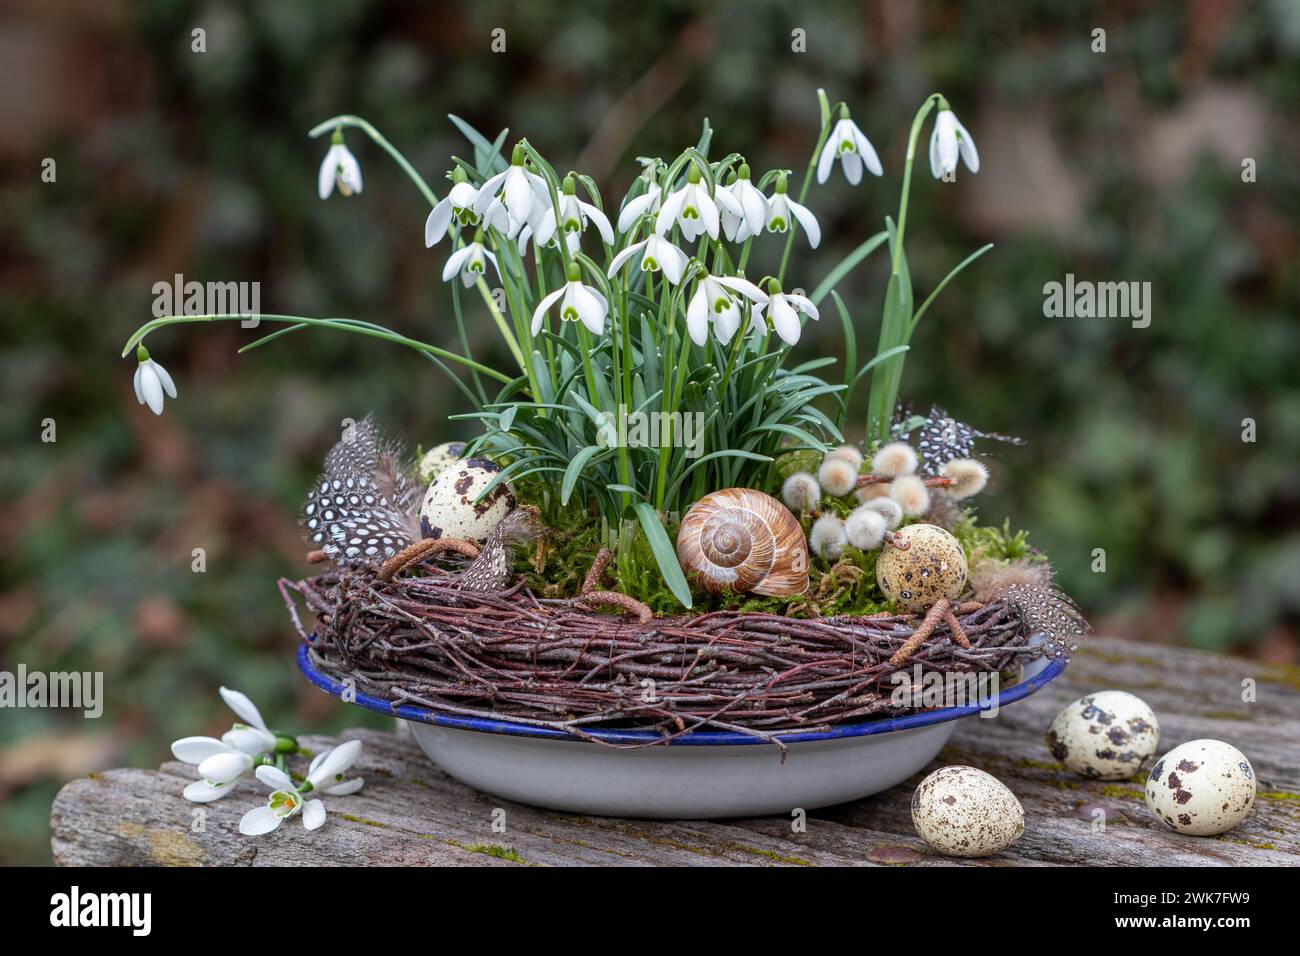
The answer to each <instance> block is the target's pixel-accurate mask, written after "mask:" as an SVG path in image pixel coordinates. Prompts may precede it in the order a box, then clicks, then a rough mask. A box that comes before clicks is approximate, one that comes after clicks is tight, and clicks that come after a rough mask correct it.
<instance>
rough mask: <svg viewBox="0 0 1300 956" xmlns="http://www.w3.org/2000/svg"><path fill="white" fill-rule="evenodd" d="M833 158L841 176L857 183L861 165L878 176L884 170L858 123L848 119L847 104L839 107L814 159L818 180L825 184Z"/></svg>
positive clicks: (860, 177)
mask: <svg viewBox="0 0 1300 956" xmlns="http://www.w3.org/2000/svg"><path fill="white" fill-rule="evenodd" d="M836 158H838V159H839V161H840V167H841V168H842V169H843V170H844V178H845V179H847V180H848V181H849V182H850V183H852V184H853V185H854V186H856V185H857V184H858V183H860V182H862V167H863V166H866V167H867V169H868V170H870V171H871V174H872V175H873V176H881V175H883V174H884V170H883V169H882V168H881V166H880V157H879V156H877V155H876V150H875V148H874V147H873V146H872V145H871V141H870V140H869V139H867V137H866V136H864V135H863V133H862V130H860V129H858V124H857V123H855V122H853V120H851V119H849V110H848V107H846V106H841V107H840V118H839V121H838V122H837V123H836V124H835V126H834V127H833V128H832V129H831V134H830V135H829V136H827V137H826V145H824V146H823V147H822V154H821V156H820V157H818V159H817V182H819V183H824V182H826V180H827V179H828V178H830V175H831V166H832V165H833V164H834V162H835V160H836Z"/></svg>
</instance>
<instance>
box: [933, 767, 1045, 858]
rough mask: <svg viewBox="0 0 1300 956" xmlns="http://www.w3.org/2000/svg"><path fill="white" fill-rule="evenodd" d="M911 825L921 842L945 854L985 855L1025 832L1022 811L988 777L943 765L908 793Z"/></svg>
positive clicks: (999, 784) (1004, 789)
mask: <svg viewBox="0 0 1300 956" xmlns="http://www.w3.org/2000/svg"><path fill="white" fill-rule="evenodd" d="M912 825H913V826H915V827H916V832H917V834H919V835H920V837H921V839H923V840H924V841H925V842H926V843H928V844H930V846H932V847H934V848H935V849H936V850H938V851H939V852H940V853H943V854H946V855H947V856H989V855H991V854H993V853H999V852H1001V851H1002V850H1005V849H1006V848H1007V847H1009V846H1010V845H1011V844H1012V843H1014V842H1015V841H1016V840H1017V839H1019V838H1020V835H1021V834H1022V833H1024V832H1025V810H1024V808H1023V807H1022V806H1021V805H1020V801H1019V800H1017V799H1016V795H1015V794H1014V793H1012V792H1011V791H1010V790H1008V789H1007V787H1006V786H1005V785H1004V784H1003V783H1002V781H1000V780H998V779H997V778H996V777H994V776H992V775H991V774H987V773H985V772H984V771H983V770H976V769H975V768H974V767H942V768H940V769H939V770H936V771H935V772H934V773H932V774H930V775H929V776H928V777H926V778H925V779H924V780H922V781H921V785H920V786H919V787H917V788H916V792H915V793H914V794H912Z"/></svg>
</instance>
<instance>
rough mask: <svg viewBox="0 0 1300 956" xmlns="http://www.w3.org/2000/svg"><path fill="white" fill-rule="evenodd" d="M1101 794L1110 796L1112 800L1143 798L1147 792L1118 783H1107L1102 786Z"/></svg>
mask: <svg viewBox="0 0 1300 956" xmlns="http://www.w3.org/2000/svg"><path fill="white" fill-rule="evenodd" d="M1101 795H1102V796H1103V797H1110V798H1111V799H1112V800H1143V799H1145V798H1146V794H1145V793H1144V792H1143V791H1141V790H1134V789H1133V788H1132V787H1121V786H1119V785H1118V784H1105V785H1104V786H1102V787H1101Z"/></svg>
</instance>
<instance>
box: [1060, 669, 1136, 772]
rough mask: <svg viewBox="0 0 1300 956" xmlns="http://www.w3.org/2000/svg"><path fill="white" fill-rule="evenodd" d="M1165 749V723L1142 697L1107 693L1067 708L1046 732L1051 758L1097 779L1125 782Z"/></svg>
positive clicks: (1080, 700) (1114, 691)
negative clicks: (1162, 734)
mask: <svg viewBox="0 0 1300 956" xmlns="http://www.w3.org/2000/svg"><path fill="white" fill-rule="evenodd" d="M1159 746H1160V724H1159V723H1157V722H1156V715H1155V713H1154V712H1152V710H1151V708H1150V707H1148V706H1147V704H1146V701H1144V700H1142V699H1141V698H1140V697H1134V696H1133V695H1132V694H1128V693H1125V692H1124V691H1122V690H1102V691H1097V693H1095V694H1089V695H1088V696H1087V697H1080V698H1079V699H1078V700H1076V701H1075V702H1074V703H1072V704H1069V705H1067V706H1066V707H1065V708H1064V709H1063V710H1062V711H1061V712H1060V713H1059V714H1057V715H1056V719H1055V720H1053V721H1052V726H1051V727H1050V728H1049V729H1048V731H1047V747H1048V749H1049V750H1051V751H1052V756H1053V757H1055V758H1056V759H1057V760H1059V761H1061V763H1063V764H1065V766H1066V767H1067V768H1068V769H1069V770H1073V771H1074V772H1075V773H1078V774H1082V775H1083V776H1085V777H1092V778H1093V779H1094V780H1125V779H1127V778H1129V777H1131V776H1133V774H1135V773H1137V772H1138V771H1139V770H1141V769H1142V764H1143V763H1145V762H1146V759H1147V758H1148V757H1150V756H1153V755H1154V754H1155V752H1156V748H1157V747H1159Z"/></svg>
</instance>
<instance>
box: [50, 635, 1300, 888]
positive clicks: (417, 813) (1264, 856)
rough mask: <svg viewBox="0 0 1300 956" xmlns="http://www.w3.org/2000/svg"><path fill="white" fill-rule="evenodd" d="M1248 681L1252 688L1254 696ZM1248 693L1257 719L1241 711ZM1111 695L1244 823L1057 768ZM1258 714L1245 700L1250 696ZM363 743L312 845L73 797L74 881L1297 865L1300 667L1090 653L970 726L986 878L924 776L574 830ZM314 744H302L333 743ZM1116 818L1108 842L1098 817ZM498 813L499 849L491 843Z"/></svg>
mask: <svg viewBox="0 0 1300 956" xmlns="http://www.w3.org/2000/svg"><path fill="white" fill-rule="evenodd" d="M1243 682H1247V683H1246V684H1244V685H1243ZM1252 687H1253V693H1254V698H1255V699H1254V701H1253V702H1245V701H1243V699H1242V698H1243V689H1247V690H1249V689H1250V688H1252ZM1107 688H1117V689H1121V690H1127V691H1131V692H1133V693H1135V694H1138V695H1140V696H1141V697H1142V698H1143V699H1145V700H1146V701H1147V702H1148V703H1149V704H1150V705H1151V706H1152V707H1153V708H1154V709H1155V712H1156V714H1157V716H1158V717H1159V720H1160V726H1161V735H1162V739H1161V749H1162V751H1163V750H1167V749H1169V748H1172V747H1173V746H1175V745H1176V744H1179V743H1182V742H1183V741H1186V740H1191V739H1194V738H1197V737H1215V738H1219V739H1221V740H1226V741H1228V742H1230V743H1232V744H1234V745H1235V746H1237V747H1239V748H1240V749H1241V750H1242V751H1243V752H1244V753H1245V754H1246V755H1247V756H1248V757H1249V758H1250V760H1251V762H1252V763H1253V764H1254V767H1255V772H1256V775H1257V779H1258V781H1259V795H1258V798H1257V800H1256V803H1255V808H1254V810H1253V811H1252V813H1251V815H1250V817H1249V818H1247V820H1246V821H1245V822H1244V823H1242V824H1241V825H1239V826H1238V827H1236V828H1235V829H1233V830H1231V831H1230V832H1228V833H1226V834H1223V835H1221V836H1218V837H1210V838H1204V837H1189V836H1182V835H1179V834H1176V833H1172V832H1170V831H1169V830H1166V829H1165V828H1164V827H1163V826H1161V825H1160V824H1158V823H1157V822H1156V821H1155V820H1154V818H1153V817H1152V816H1151V815H1150V814H1149V813H1148V811H1147V809H1146V804H1145V802H1144V801H1143V792H1142V783H1143V780H1144V779H1145V777H1142V778H1135V779H1133V780H1131V781H1125V782H1121V783H1098V782H1093V781H1088V780H1083V779H1080V778H1078V777H1075V776H1072V775H1071V774H1069V773H1067V772H1065V771H1064V770H1063V769H1062V768H1060V767H1058V766H1057V765H1055V764H1054V762H1053V760H1052V757H1051V756H1050V754H1049V753H1048V751H1047V748H1046V746H1045V745H1044V743H1043V734H1044V733H1045V731H1046V729H1047V725H1048V724H1049V723H1050V721H1051V719H1052V717H1053V716H1054V715H1055V714H1056V712H1057V710H1058V709H1060V708H1061V707H1062V706H1063V705H1065V704H1066V703H1068V702H1069V701H1071V700H1073V699H1075V698H1077V697H1080V696H1082V695H1083V694H1085V693H1087V692H1090V691H1095V690H1103V689H1107ZM1248 696H1249V695H1248ZM343 737H344V738H350V737H361V738H362V739H364V740H365V744H366V746H365V752H364V754H363V756H362V758H361V762H360V764H359V767H358V769H359V772H360V773H361V774H362V775H364V776H365V778H366V786H365V789H364V790H362V791H361V792H360V793H359V794H356V795H354V796H350V797H339V798H328V797H327V798H325V799H326V804H327V806H328V807H329V818H328V821H327V823H326V824H325V827H324V828H323V829H321V830H319V831H317V832H315V833H307V832H305V831H304V830H303V827H302V824H301V822H300V821H298V820H291V821H289V823H288V824H286V825H284V826H282V827H281V828H280V829H279V830H278V831H277V832H276V833H274V834H272V835H270V836H265V837H256V838H254V837H243V836H241V835H240V834H239V829H238V826H239V819H240V817H241V816H242V815H243V813H244V812H245V811H246V810H248V809H250V808H251V807H253V806H256V805H257V803H259V802H260V801H262V800H264V799H265V788H263V787H261V785H260V784H257V783H256V782H245V783H241V784H240V785H239V789H238V791H237V792H236V793H234V794H232V795H230V796H228V797H226V798H225V799H224V800H221V801H219V802H217V803H213V804H207V805H206V806H205V807H203V808H202V810H203V814H204V817H205V818H204V821H203V826H202V828H201V829H200V828H197V827H196V826H195V819H196V818H195V810H196V809H198V807H197V805H195V804H190V803H187V802H186V801H185V800H183V799H182V798H181V796H180V793H181V790H182V788H183V787H184V786H185V785H186V784H187V783H189V782H190V781H191V780H192V779H194V770H193V768H192V767H189V766H186V765H184V764H178V763H166V764H164V765H163V766H162V767H161V769H159V770H133V769H127V770H112V771H109V772H107V773H103V774H94V775H92V776H91V777H88V778H85V779H81V780H75V781H73V782H72V783H69V784H68V785H67V786H65V787H64V788H63V789H62V790H61V791H60V792H59V795H58V796H57V797H56V798H55V801H54V807H53V810H52V830H53V839H52V843H53V850H54V859H55V860H56V861H57V862H58V863H61V864H65V865H77V864H168V865H194V864H241V865H246V864H257V865H275V864H282V865H295V866H297V865H456V866H461V865H491V866H515V865H520V864H529V865H557V864H561V865H563V864H595V865H611V864H613V865H688V866H689V865H700V864H705V865H708V864H722V865H759V866H773V865H798V866H848V865H864V864H865V865H873V864H882V865H891V864H892V865H899V864H908V865H914V866H935V865H961V864H966V865H985V866H987V865H1042V864H1080V863H1086V864H1100V865H1107V866H1146V865H1180V864H1181V865H1197V866H1214V865H1221V864H1255V865H1288V866H1294V865H1297V864H1300V668H1295V667H1290V668H1284V667H1275V666H1269V665H1264V664H1258V663H1254V662H1250V661H1243V660H1236V659H1231V658H1226V657H1216V656H1211V655H1205V654H1197V653H1194V652H1191V651H1185V650H1177V649H1171V648H1165V647H1159V646H1156V645H1147V644H1131V643H1124V642H1120V641H1114V640H1103V639H1094V640H1092V641H1090V642H1089V643H1088V645H1087V646H1086V648H1085V649H1084V650H1083V651H1082V652H1081V653H1080V654H1079V655H1078V656H1077V657H1076V658H1075V660H1074V662H1073V663H1072V664H1071V665H1070V667H1069V669H1068V670H1067V671H1066V672H1065V674H1064V675H1063V676H1062V677H1060V678H1058V679H1057V680H1056V681H1055V682H1053V683H1052V684H1049V685H1048V686H1047V687H1046V688H1045V689H1043V690H1042V691H1040V692H1039V693H1037V694H1035V695H1034V696H1032V697H1030V698H1028V699H1026V700H1024V701H1021V702H1019V703H1016V704H1013V705H1011V706H1009V707H1007V708H1006V709H1005V710H1004V711H1003V712H1002V713H1001V715H1000V716H999V717H997V718H996V719H993V720H985V719H970V720H967V721H964V722H963V723H962V725H961V727H960V728H959V729H958V730H957V732H956V734H955V735H954V737H953V740H952V743H951V744H950V745H949V746H948V747H947V748H946V749H945V750H944V751H943V753H941V754H940V756H939V758H938V759H937V760H936V761H935V762H934V764H933V765H932V766H931V767H929V768H927V770H926V771H925V772H927V773H928V772H929V771H930V770H933V769H935V768H936V767H939V766H943V765H945V764H968V765H970V766H975V767H980V768H982V769H984V770H987V771H989V772H990V773H992V774H994V775H995V776H997V777H998V778H999V779H1001V780H1002V781H1003V782H1005V783H1006V784H1007V785H1008V786H1009V787H1010V788H1011V789H1012V790H1013V791H1014V792H1015V794H1016V796H1017V797H1019V798H1020V801H1021V803H1022V804H1024V808H1025V833H1024V836H1022V837H1021V838H1020V840H1019V841H1017V842H1016V843H1015V844H1014V845H1013V846H1012V847H1011V848H1010V849H1009V850H1007V851H1006V852H1004V853H1002V854H1000V855H998V856H996V857H991V858H988V859H984V860H973V861H968V860H953V859H948V858H945V857H942V856H939V855H937V854H935V853H934V852H933V851H931V850H930V849H929V848H928V847H927V846H925V844H923V843H922V842H921V840H920V839H919V838H918V837H917V836H916V834H915V833H914V832H913V829H912V820H911V812H910V800H911V796H912V790H913V788H914V786H915V784H916V783H917V782H918V781H919V780H920V777H921V775H918V776H917V777H916V778H915V779H913V780H911V781H909V782H908V783H905V784H903V785H901V786H898V787H895V788H894V789H893V790H891V791H889V792H887V793H882V794H878V795H876V796H874V797H869V798H867V799H865V800H859V801H856V802H854V803H848V804H843V805H841V806H837V807H831V808H828V809H825V810H816V811H813V812H811V813H810V814H809V815H808V819H807V829H806V832H802V833H797V832H792V829H793V828H792V826H791V820H790V819H788V818H779V817H768V818H761V819H747V820H727V821H715V822H689V821H687V822H665V821H646V820H621V819H609V818H599V817H581V816H574V815H570V814H564V813H555V812H550V811H545V810H536V809H533V808H531V807H526V806H522V805H519V804H513V803H508V802H505V801H501V800H498V799H496V798H494V797H492V796H490V795H488V794H484V793H480V792H478V791H475V790H473V789H471V788H469V787H466V786H464V785H463V784H460V783H457V782H456V781H455V780H452V779H451V778H449V777H448V776H446V775H445V774H444V773H442V772H441V771H439V770H437V769H436V768H435V767H434V766H433V764H431V763H430V762H429V761H428V760H427V759H426V758H425V757H424V755H423V754H422V753H421V752H420V751H419V749H418V748H417V747H416V745H415V743H414V742H413V741H412V740H411V738H410V736H409V735H405V734H393V733H384V732H379V731H371V730H358V731H353V732H348V733H345V734H344V735H343ZM332 743H333V742H332V741H330V740H328V739H325V738H314V739H312V738H308V739H307V740H306V741H305V745H306V746H308V747H311V748H313V749H319V748H323V747H326V746H330V745H332ZM1099 807H1100V808H1103V809H1104V810H1105V825H1104V826H1101V825H1099V823H1098V815H1097V814H1096V812H1095V811H1096V809H1097V808H1099ZM499 809H504V811H505V814H504V823H505V829H504V832H499V831H498V830H494V827H493V824H494V821H495V822H497V823H498V824H499V822H500V819H501V814H500V813H499V812H496V811H498V810H499Z"/></svg>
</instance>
